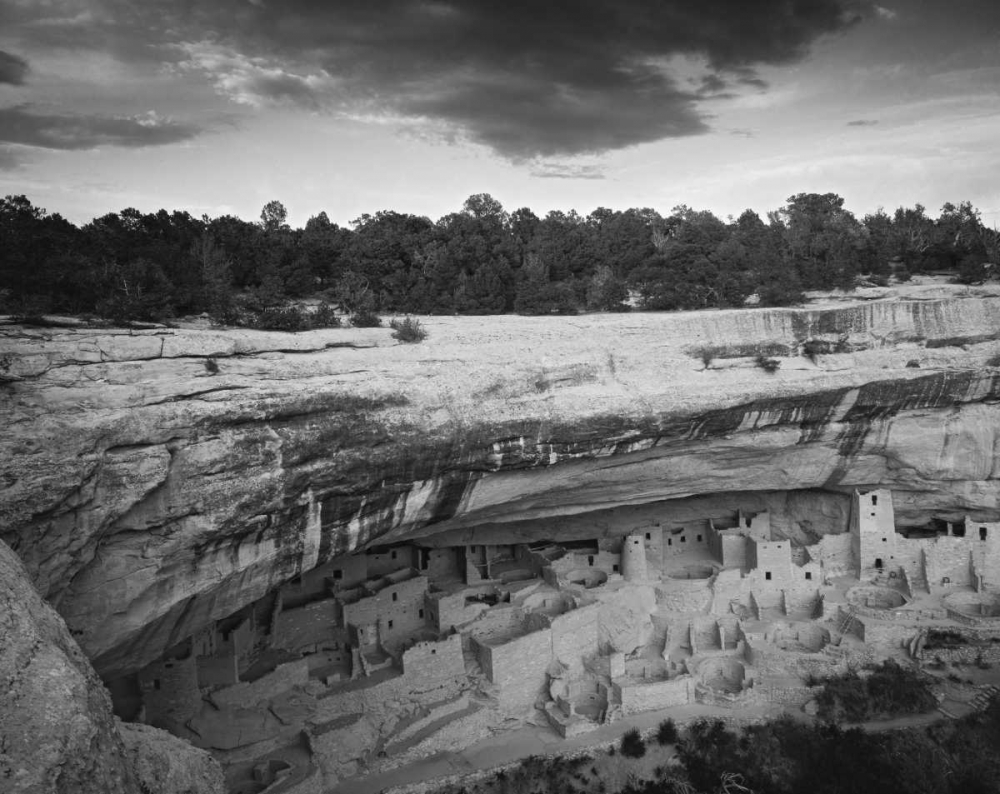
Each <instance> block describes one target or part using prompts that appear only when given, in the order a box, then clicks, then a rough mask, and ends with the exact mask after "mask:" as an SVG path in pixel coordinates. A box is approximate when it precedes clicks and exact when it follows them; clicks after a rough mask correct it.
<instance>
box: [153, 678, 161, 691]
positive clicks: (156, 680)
mask: <svg viewBox="0 0 1000 794" xmlns="http://www.w3.org/2000/svg"><path fill="white" fill-rule="evenodd" d="M159 688H160V679H159V678H154V679H153V689H159Z"/></svg>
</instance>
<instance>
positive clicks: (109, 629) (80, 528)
mask: <svg viewBox="0 0 1000 794" xmlns="http://www.w3.org/2000/svg"><path fill="white" fill-rule="evenodd" d="M425 324H426V326H427V328H428V330H429V331H430V338H429V339H428V340H427V341H426V342H425V343H423V344H420V345H401V344H398V343H396V342H395V341H394V340H393V339H392V338H391V336H390V332H389V331H388V329H332V330H329V331H323V332H318V331H314V332H309V333H303V334H297V335H287V334H272V333H263V332H251V331H214V330H193V329H187V330H185V329H150V330H144V331H133V332H129V331H101V330H88V329H76V330H74V329H47V328H43V329H36V328H21V327H8V328H6V329H4V333H5V337H4V340H3V344H4V347H5V348H6V350H7V351H8V353H7V355H9V356H10V358H11V362H12V364H11V367H10V370H9V373H8V378H10V379H11V382H9V383H7V384H6V388H5V391H4V393H3V394H2V396H0V420H2V421H3V422H4V424H5V426H6V427H7V428H9V429H8V432H7V433H6V434H5V435H4V437H3V438H2V439H0V461H2V463H0V482H3V484H4V489H3V491H2V495H0V526H2V527H3V533H2V536H3V539H4V540H6V541H7V542H8V543H10V544H11V546H12V547H13V548H14V549H15V551H16V552H17V553H18V555H19V556H20V557H21V558H22V559H23V560H24V562H25V564H26V566H27V568H28V570H29V573H30V575H31V577H32V579H33V580H34V582H35V583H36V584H37V586H38V588H39V589H40V590H41V592H42V593H43V594H44V595H45V596H46V597H47V598H48V599H50V601H51V602H52V603H53V604H55V605H56V606H57V608H58V609H59V611H60V613H61V614H62V615H63V616H64V617H65V619H66V621H67V623H68V624H69V626H70V628H71V629H72V630H73V632H74V634H75V636H76V637H77V639H78V640H79V641H80V643H81V645H82V646H83V648H84V649H85V651H86V653H87V655H88V656H90V657H91V658H92V659H93V660H94V663H95V666H96V667H97V669H98V670H99V672H100V673H101V674H102V675H103V676H105V677H106V678H111V677H114V676H117V675H121V674H124V673H127V672H130V671H133V670H136V669H138V668H139V667H141V666H142V665H144V664H145V663H147V662H149V661H150V660H152V659H154V658H156V657H158V656H159V655H161V654H162V652H163V650H164V649H166V648H168V647H170V646H171V645H173V644H175V643H176V642H178V641H179V640H180V639H183V638H184V637H186V636H189V635H190V634H191V633H193V632H194V631H196V630H197V629H199V628H200V627H202V626H204V625H206V624H207V623H208V622H209V621H211V620H215V619H218V618H221V617H223V616H225V615H228V614H231V613H232V612H234V611H236V610H237V609H238V608H240V607H241V606H243V605H245V604H247V603H249V602H250V601H253V600H255V599H257V598H259V597H261V596H262V595H264V594H265V593H266V592H267V591H268V590H269V589H271V588H273V587H275V586H276V585H277V584H279V583H281V582H283V581H286V580H288V579H290V578H291V577H293V576H295V575H297V574H298V573H300V572H301V571H303V570H307V569H309V568H312V567H314V566H315V565H316V564H318V563H320V562H324V561H326V560H329V559H331V558H333V557H335V556H337V555H339V554H343V553H346V552H348V551H350V550H352V549H355V548H359V547H361V546H364V545H366V544H370V543H373V542H376V541H379V542H387V541H392V540H398V539H403V538H406V537H418V536H419V537H428V536H430V537H432V538H433V539H434V540H437V539H440V542H442V543H446V542H452V543H454V542H457V541H456V540H455V538H456V537H461V538H468V537H478V536H483V537H487V536H492V537H503V536H510V535H516V536H518V537H524V536H536V537H538V536H544V535H545V534H546V533H549V534H553V535H554V534H557V533H558V532H561V531H563V530H564V529H565V528H566V527H567V526H568V524H569V519H568V518H567V517H569V516H572V517H574V518H573V521H575V522H584V523H586V522H590V524H591V525H593V526H604V527H607V526H609V522H612V521H613V515H612V512H613V511H614V510H641V509H647V508H648V506H650V505H652V504H653V503H657V505H656V509H657V510H658V511H660V514H661V515H665V516H666V517H667V518H669V517H670V515H671V511H674V512H675V513H676V514H677V515H686V514H690V513H692V512H695V513H696V514H698V515H702V516H705V515H711V514H712V511H713V510H716V509H718V510H728V509H730V508H731V505H730V504H729V502H731V501H732V499H733V498H734V496H735V495H740V498H741V499H742V500H743V501H744V502H746V503H747V504H753V503H761V502H763V503H768V502H769V500H770V501H771V502H773V501H774V500H780V501H782V503H784V504H788V505H792V506H793V507H794V506H795V505H796V504H801V505H802V506H803V509H801V510H799V511H798V512H797V513H796V511H795V510H791V511H786V512H788V514H789V515H791V516H793V518H792V519H790V520H789V522H788V523H787V525H785V526H781V527H777V529H778V530H779V531H782V532H784V533H786V534H788V535H792V536H795V535H796V534H798V535H809V534H810V533H812V534H814V535H815V534H817V533H818V534H822V532H823V531H824V529H823V527H822V526H821V525H819V524H822V521H819V524H817V525H811V524H810V519H808V517H807V516H809V515H813V516H815V515H816V514H817V510H818V511H819V513H820V514H822V513H823V512H824V511H826V512H827V513H828V514H829V515H830V516H831V521H836V520H839V518H837V517H838V516H841V515H842V513H843V508H844V505H845V504H846V494H847V493H849V492H850V490H852V489H853V488H854V487H868V486H872V485H882V486H884V487H888V488H891V489H892V490H893V492H894V493H895V494H896V508H897V516H898V518H899V520H900V521H901V522H903V523H913V524H915V523H920V522H922V521H924V520H926V519H927V518H928V517H929V516H931V515H940V516H942V517H952V518H960V517H961V516H962V515H964V514H965V513H970V514H972V515H975V516H977V517H981V518H983V519H993V518H996V517H997V516H998V515H1000V513H998V504H1000V503H998V497H1000V481H998V479H997V472H998V471H1000V458H998V456H997V453H996V447H997V444H996V433H997V428H998V427H1000V408H998V407H997V401H998V398H1000V375H998V373H1000V370H997V369H994V368H993V367H991V366H987V362H988V361H990V360H991V359H993V357H994V356H996V355H997V354H998V353H1000V342H998V341H997V338H998V334H1000V298H997V297H995V296H991V295H961V296H959V295H956V296H952V297H948V298H944V299H935V300H906V299H900V298H885V299H881V300H876V301H873V302H870V303H856V304H849V305H846V306H842V307H835V308H829V309H824V310H803V309H761V310H743V311H735V310H734V311H721V312H701V313H691V314H672V315H648V314H647V315H642V314H636V315H617V316H588V317H580V318H523V317H490V318H475V319H473V318H434V319H429V320H427V321H426V323H425ZM757 353H763V354H765V355H766V356H770V357H774V358H776V359H777V360H778V361H780V368H779V369H778V371H777V372H775V373H773V374H769V373H767V372H765V371H764V370H763V369H762V368H761V367H759V366H758V365H756V364H755V361H754V357H755V355H756V354H757ZM723 494H724V495H726V498H720V497H719V495H723ZM805 506H808V510H807V509H805ZM795 516H801V520H798V519H797V518H795ZM586 531H587V532H588V533H589V534H590V535H591V536H593V532H592V526H591V527H588V528H586Z"/></svg>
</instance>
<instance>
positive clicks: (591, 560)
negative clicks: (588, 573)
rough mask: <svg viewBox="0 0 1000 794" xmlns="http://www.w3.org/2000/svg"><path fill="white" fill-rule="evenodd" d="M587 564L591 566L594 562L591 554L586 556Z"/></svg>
mask: <svg viewBox="0 0 1000 794" xmlns="http://www.w3.org/2000/svg"><path fill="white" fill-rule="evenodd" d="M587 564H588V565H591V566H592V565H593V564H594V557H593V555H591V556H588V557H587Z"/></svg>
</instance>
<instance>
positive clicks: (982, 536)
mask: <svg viewBox="0 0 1000 794" xmlns="http://www.w3.org/2000/svg"><path fill="white" fill-rule="evenodd" d="M979 539H980V540H986V527H980V528H979Z"/></svg>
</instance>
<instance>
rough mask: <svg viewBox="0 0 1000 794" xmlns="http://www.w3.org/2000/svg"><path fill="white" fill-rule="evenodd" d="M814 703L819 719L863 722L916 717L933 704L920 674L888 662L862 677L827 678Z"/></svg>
mask: <svg viewBox="0 0 1000 794" xmlns="http://www.w3.org/2000/svg"><path fill="white" fill-rule="evenodd" d="M816 704H817V706H818V707H819V716H820V717H821V718H823V719H827V720H831V721H834V722H842V721H848V722H863V721H864V720H869V719H873V718H880V717H892V716H897V715H900V714H920V713H923V712H925V711H930V710H931V709H932V708H934V707H935V706H936V705H937V701H936V700H935V699H934V695H933V694H932V693H931V691H930V689H929V687H928V684H927V681H926V680H925V678H924V677H923V676H922V675H920V674H919V673H918V672H916V671H915V670H911V669H908V668H905V667H901V666H900V665H898V664H896V663H895V662H893V661H891V660H889V661H886V662H884V663H883V664H882V665H881V666H880V667H876V668H875V669H874V670H873V671H872V672H871V674H870V675H868V676H867V677H865V678H862V677H860V676H859V675H857V674H856V673H848V674H847V675H843V676H837V677H836V678H828V679H827V680H826V683H825V684H824V686H823V691H822V692H820V693H819V695H817V697H816Z"/></svg>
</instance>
